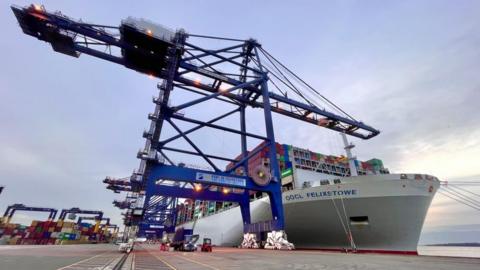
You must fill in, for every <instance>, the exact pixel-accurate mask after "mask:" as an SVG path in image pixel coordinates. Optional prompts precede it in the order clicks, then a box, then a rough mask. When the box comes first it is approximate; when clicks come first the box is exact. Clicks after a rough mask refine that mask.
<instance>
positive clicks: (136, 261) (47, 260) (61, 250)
mask: <svg viewBox="0 0 480 270" xmlns="http://www.w3.org/2000/svg"><path fill="white" fill-rule="evenodd" d="M117 248H118V246H116V245H107V244H105V245H103V244H102V245H69V246H0V269H2V270H3V269H8V270H10V269H11V270H23V269H25V270H27V269H38V270H42V269H58V270H63V269H65V270H67V269H78V270H81V269H123V270H133V269H138V270H145V269H173V270H175V269H176V270H203V269H210V270H211V269H214V270H218V269H248V270H250V269H251V270H254V269H345V270H346V269H352V270H353V269H356V270H370V269H372V270H373V269H375V270H377V269H378V270H380V269H415V270H419V269H432V270H433V269H435V270H437V269H440V270H441V269H445V270H447V269H448V270H450V269H455V270H457V269H458V270H462V269H475V270H478V269H480V258H479V259H477V258H452V257H433V256H403V255H380V254H379V255H377V254H345V253H334V252H321V251H302V250H295V251H273V250H253V249H237V248H220V247H216V248H214V251H213V252H212V253H205V252H165V251H160V249H159V246H158V245H147V244H144V245H137V246H136V248H135V250H134V252H132V253H130V254H129V256H128V257H127V258H126V260H124V264H123V266H122V267H121V268H120V267H119V262H121V261H122V262H123V260H121V259H122V258H124V254H123V253H120V252H118V251H117Z"/></svg>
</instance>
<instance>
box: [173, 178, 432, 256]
mask: <svg viewBox="0 0 480 270" xmlns="http://www.w3.org/2000/svg"><path fill="white" fill-rule="evenodd" d="M420 178H421V179H420ZM335 179H336V181H335V182H337V184H330V185H318V186H312V187H306V188H303V189H293V190H288V191H285V192H284V193H283V205H284V211H285V223H286V228H285V230H286V233H287V235H288V240H289V241H291V242H292V243H294V244H295V246H296V248H304V249H326V250H344V249H356V250H357V251H363V252H370V251H371V252H390V253H404V254H416V253H417V250H416V248H417V244H418V239H419V237H420V233H421V230H422V226H423V222H424V219H425V216H426V214H427V211H428V208H429V206H430V203H431V201H432V199H433V196H434V195H435V192H436V190H437V189H438V187H439V181H438V180H437V179H436V178H434V177H429V176H425V177H423V175H421V176H420V177H419V175H418V174H417V175H406V174H381V175H364V176H357V177H335ZM250 211H251V217H252V222H259V221H264V220H269V219H271V213H270V203H269V200H268V197H263V198H260V199H257V200H255V201H253V202H251V205H250ZM180 226H182V227H185V228H192V227H193V229H194V233H195V234H199V235H200V236H201V238H211V239H212V243H213V244H215V245H218V246H238V245H239V244H240V243H241V240H242V237H243V224H242V218H241V214H240V209H239V207H233V208H230V209H226V210H223V211H221V212H219V213H216V214H213V215H209V216H206V217H203V218H199V219H197V220H196V221H195V222H187V223H185V224H182V225H180ZM350 237H351V238H350Z"/></svg>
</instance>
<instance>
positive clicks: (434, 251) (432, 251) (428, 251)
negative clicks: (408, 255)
mask: <svg viewBox="0 0 480 270" xmlns="http://www.w3.org/2000/svg"><path fill="white" fill-rule="evenodd" d="M417 250H418V254H419V255H425V256H447V257H469V258H480V247H453V246H418V249H417Z"/></svg>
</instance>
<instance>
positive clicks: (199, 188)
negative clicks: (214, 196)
mask: <svg viewBox="0 0 480 270" xmlns="http://www.w3.org/2000/svg"><path fill="white" fill-rule="evenodd" d="M193 188H194V189H195V191H197V192H199V191H202V185H200V184H196V185H194V187H193Z"/></svg>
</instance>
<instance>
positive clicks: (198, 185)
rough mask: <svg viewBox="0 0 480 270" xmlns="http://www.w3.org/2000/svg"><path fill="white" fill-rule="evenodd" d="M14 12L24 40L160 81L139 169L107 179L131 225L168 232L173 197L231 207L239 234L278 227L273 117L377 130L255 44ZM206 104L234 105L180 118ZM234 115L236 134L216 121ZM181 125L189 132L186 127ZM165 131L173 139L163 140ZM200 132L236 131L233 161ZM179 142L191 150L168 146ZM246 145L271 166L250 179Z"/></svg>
mask: <svg viewBox="0 0 480 270" xmlns="http://www.w3.org/2000/svg"><path fill="white" fill-rule="evenodd" d="M12 10H13V12H14V14H15V16H16V17H17V20H18V22H19V24H20V27H21V28H22V30H23V32H24V33H25V34H27V35H30V36H33V37H36V38H37V39H39V40H43V41H46V42H48V43H50V44H51V46H52V48H53V50H54V51H56V52H59V53H63V54H66V55H69V56H72V57H79V56H80V55H81V54H82V53H83V54H87V55H91V56H94V57H97V58H101V59H104V60H107V61H110V62H113V63H116V64H120V65H123V66H125V67H127V68H129V69H132V70H135V71H138V72H141V73H144V74H148V75H149V76H152V77H156V78H159V79H161V80H162V82H161V83H159V84H158V85H157V87H158V89H159V94H158V96H156V97H154V98H153V100H152V101H153V103H154V104H155V110H154V112H153V113H151V114H149V115H148V119H149V120H151V124H150V128H149V129H148V130H146V131H145V132H144V133H143V137H144V138H145V140H146V143H145V147H144V149H142V150H141V151H139V152H138V154H137V157H138V158H139V159H140V160H141V162H140V166H139V168H138V170H136V171H135V172H134V173H133V174H132V175H131V176H130V177H129V181H128V182H129V183H128V184H127V183H124V182H123V181H124V180H122V179H118V180H120V181H117V182H115V181H114V179H111V178H108V179H110V180H108V181H107V184H109V188H111V189H113V190H117V191H127V192H132V193H135V194H136V196H137V199H136V202H135V203H134V204H132V208H133V209H131V214H132V215H131V216H138V217H139V219H138V222H135V225H138V224H141V223H142V222H143V223H145V224H157V223H158V224H161V225H162V226H165V230H167V227H169V228H170V229H171V228H172V227H174V226H175V211H174V210H175V209H174V208H175V203H176V198H192V199H199V200H210V201H231V202H235V203H238V204H239V205H240V210H241V214H242V218H243V222H244V233H245V234H246V236H247V235H248V234H249V233H259V232H263V231H273V230H275V231H277V230H284V227H285V223H284V213H283V206H282V196H281V175H280V169H279V167H278V162H277V156H276V151H275V135H274V128H273V120H272V113H276V114H279V115H283V116H286V117H289V118H293V119H297V120H300V121H303V122H307V123H310V124H313V125H316V126H320V127H324V128H327V129H330V130H333V131H337V132H342V133H345V134H347V135H350V136H353V137H357V138H361V139H369V138H372V137H374V136H376V135H377V134H379V131H378V130H376V129H374V128H373V127H371V126H368V125H366V124H364V123H363V122H360V121H357V120H356V119H354V118H353V117H352V116H350V115H349V114H347V113H346V112H345V111H343V110H342V109H340V108H339V107H338V106H336V105H335V104H334V103H333V102H331V101H330V100H328V99H327V98H325V97H324V96H323V95H322V94H320V92H319V91H318V90H316V89H315V88H313V87H312V86H311V85H309V84H308V83H306V82H305V81H304V80H303V79H301V78H300V77H299V76H297V75H296V74H295V73H294V72H292V71H291V70H290V69H289V68H287V67H286V66H285V65H284V64H282V63H281V62H280V61H278V60H277V58H275V57H273V56H272V55H271V54H270V53H269V52H268V51H267V50H265V49H264V48H263V47H262V45H261V44H260V43H258V42H257V41H256V40H254V39H247V40H242V39H232V38H223V37H214V36H205V35H196V34H191V33H187V32H186V31H184V30H183V29H180V30H176V31H174V30H170V29H168V28H166V27H163V26H159V25H157V24H153V23H151V22H150V21H146V20H139V19H134V18H128V19H126V20H123V21H122V22H121V24H120V26H107V25H99V24H91V23H85V22H83V21H78V20H73V19H71V18H69V17H67V16H65V15H63V14H61V13H60V12H48V11H46V10H45V8H43V6H37V5H32V6H29V7H24V8H22V7H16V6H12ZM208 40H214V41H215V42H217V43H222V44H227V45H222V46H221V47H219V48H204V47H203V46H201V45H199V44H204V43H205V42H206V41H208ZM217 43H215V44H217ZM115 48H116V49H115ZM174 89H175V90H176V91H175V93H177V92H179V91H187V92H189V93H194V94H196V95H197V96H196V97H195V98H193V99H191V100H183V102H182V103H180V104H175V105H172V104H171V95H173V94H174V93H173V92H172V91H173V90H174ZM212 101H215V102H221V103H222V104H223V105H224V106H225V107H227V106H230V107H231V108H232V109H230V110H227V111H226V112H225V113H222V114H220V115H218V116H216V117H214V118H211V119H209V120H200V119H198V118H194V117H191V116H186V115H187V113H185V111H186V110H191V109H192V107H195V105H198V104H203V103H206V102H212ZM222 108H224V107H222ZM247 108H249V109H252V108H253V109H258V110H261V111H262V112H263V116H262V118H263V119H262V120H263V122H264V128H265V135H263V134H259V133H254V132H251V131H247V122H248V121H252V120H251V119H247V113H246V111H247ZM327 108H328V109H329V110H327ZM190 112H191V111H190ZM191 115H194V116H195V115H198V114H196V113H192V114H191ZM232 115H237V116H238V118H239V120H240V121H239V126H240V129H237V128H232V127H229V126H228V125H225V124H220V123H219V122H221V120H223V119H225V118H227V117H229V116H232ZM258 120H259V118H258V117H257V118H256V121H258ZM180 122H182V123H189V124H190V125H193V127H191V128H189V129H187V130H184V129H182V128H181V125H180V124H179V123H180ZM166 125H168V126H169V128H170V129H172V130H174V131H175V132H176V133H177V134H176V135H174V136H169V137H167V138H164V137H165V136H166V135H167V133H166V132H165V131H164V129H165V126H166ZM202 128H209V129H214V130H217V131H222V132H227V133H230V134H235V135H237V136H238V137H239V144H240V148H241V149H240V150H241V156H240V157H239V158H238V159H236V158H231V157H225V156H220V155H214V154H208V153H205V152H204V151H205V150H204V147H201V146H200V145H199V144H198V143H195V142H194V141H193V140H192V139H191V136H190V134H191V133H194V132H196V131H198V130H200V129H202ZM162 135H163V136H162ZM167 136H168V135H167ZM180 138H182V139H183V140H184V141H185V143H186V144H187V145H189V146H190V148H191V150H188V149H181V148H178V147H175V146H171V143H172V142H173V141H176V140H177V139H180ZM247 139H256V140H260V141H264V142H265V147H266V149H268V152H269V154H268V158H269V165H268V166H264V167H262V168H258V169H256V170H254V171H255V173H253V174H252V173H249V169H248V160H249V159H251V158H252V157H254V156H255V155H256V154H257V153H258V152H259V151H261V150H262V148H260V149H257V150H256V151H250V152H249V151H248V145H247ZM202 149H203V150H202ZM170 153H181V154H183V155H186V156H189V157H201V158H202V159H203V160H204V161H205V162H206V164H208V166H209V168H208V169H198V168H195V167H191V166H186V165H185V164H184V163H179V162H175V161H173V160H172V159H171V158H170V157H169V154H170ZM219 162H234V165H233V166H231V167H229V168H228V169H222V168H221V166H219V165H218V163H219ZM234 191H235V192H234ZM250 191H255V192H264V193H266V194H268V196H269V199H270V205H271V211H272V220H271V221H264V222H259V223H254V224H252V223H251V220H250V209H249V204H250V201H249V192H250ZM167 225H170V226H167ZM219 226H221V224H219Z"/></svg>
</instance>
